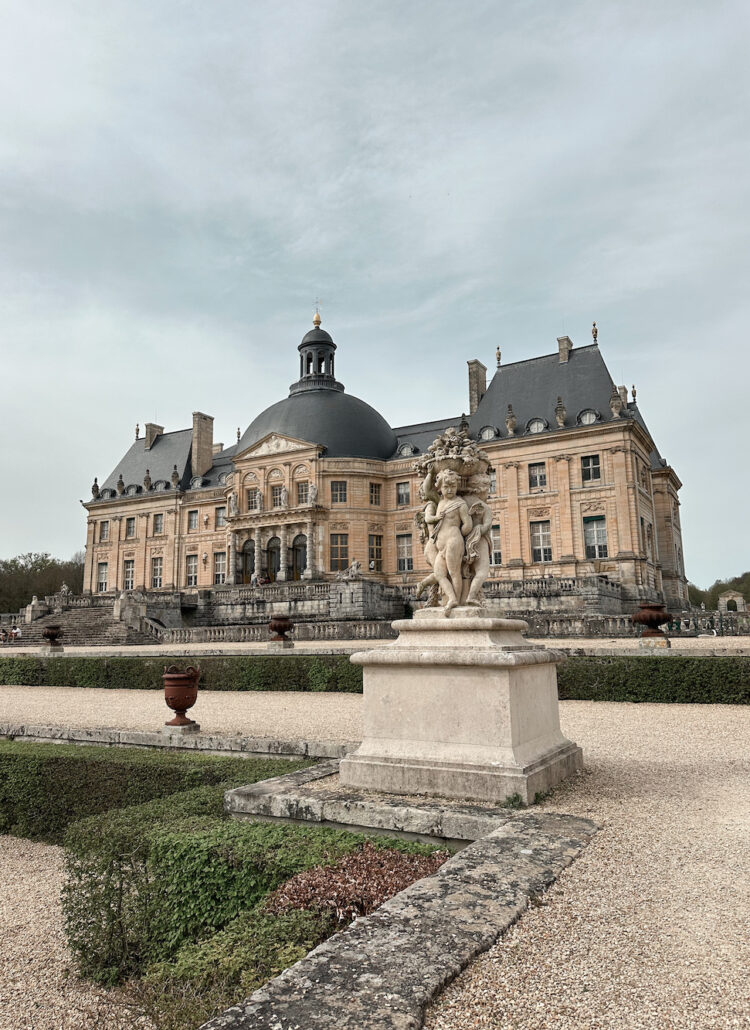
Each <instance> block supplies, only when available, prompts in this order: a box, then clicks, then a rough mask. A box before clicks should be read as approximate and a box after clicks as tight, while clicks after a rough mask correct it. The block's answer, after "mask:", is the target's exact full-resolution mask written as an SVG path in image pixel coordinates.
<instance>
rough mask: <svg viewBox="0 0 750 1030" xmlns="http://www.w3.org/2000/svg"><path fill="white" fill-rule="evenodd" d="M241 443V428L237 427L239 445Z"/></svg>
mask: <svg viewBox="0 0 750 1030" xmlns="http://www.w3.org/2000/svg"><path fill="white" fill-rule="evenodd" d="M239 442H240V427H239V426H237V443H239Z"/></svg>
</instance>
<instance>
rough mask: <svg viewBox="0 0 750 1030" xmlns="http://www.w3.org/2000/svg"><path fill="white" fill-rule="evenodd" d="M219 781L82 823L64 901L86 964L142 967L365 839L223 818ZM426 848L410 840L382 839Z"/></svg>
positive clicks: (101, 968) (120, 973)
mask: <svg viewBox="0 0 750 1030" xmlns="http://www.w3.org/2000/svg"><path fill="white" fill-rule="evenodd" d="M214 790H216V788H198V789H197V790H194V791H188V792H185V793H183V794H178V795H174V796H173V797H172V798H166V799H159V800H157V801H151V802H149V803H147V804H145V805H139V806H135V807H132V808H126V809H120V810H118V811H112V812H108V813H107V814H105V815H103V816H98V817H94V818H91V819H85V820H82V821H81V822H78V823H74V824H73V825H72V826H71V827H70V828H69V829H68V833H67V835H66V837H65V847H66V850H67V855H66V864H67V873H68V879H67V883H66V886H65V888H64V890H63V911H64V913H65V920H66V933H67V938H68V944H69V945H70V947H71V950H72V951H73V953H74V955H75V956H76V958H77V960H78V963H79V968H80V970H81V972H82V973H83V974H84V975H85V976H88V977H90V978H91V979H93V980H96V981H98V982H101V983H115V982H117V981H118V980H121V979H123V978H125V977H128V976H133V975H138V974H139V973H141V972H142V971H143V970H144V969H145V968H146V967H148V966H149V964H151V963H153V962H157V961H164V960H167V959H170V958H171V957H173V956H174V955H175V954H176V953H177V951H178V950H179V949H180V948H181V947H182V946H183V945H184V944H186V943H189V942H191V941H192V942H194V941H198V940H201V939H204V938H206V937H208V936H210V935H212V934H213V933H215V932H216V931H217V930H220V929H222V928H223V927H224V926H226V925H227V924H228V923H229V922H231V921H232V920H233V919H234V918H236V917H237V916H238V915H239V914H240V913H241V912H243V911H246V910H247V909H250V908H252V907H253V906H254V905H256V904H257V903H258V902H259V901H260V900H261V899H262V898H263V897H264V896H265V895H266V894H267V893H268V892H269V891H271V890H273V889H275V888H276V887H278V886H279V884H281V883H283V882H284V881H285V880H287V879H289V877H290V876H293V875H294V874H295V873H298V872H300V871H301V870H303V869H309V868H311V867H312V866H316V865H324V864H328V863H331V862H335V861H336V860H337V859H338V858H340V857H341V856H342V855H345V854H348V853H350V852H351V851H354V850H357V849H358V848H360V847H361V846H362V844H363V842H364V840H365V838H364V837H363V836H362V835H360V834H353V833H348V832H346V831H343V830H332V829H326V828H320V827H310V826H296V825H289V824H283V825H282V824H275V823H274V824H269V823H259V824H248V823H244V822H233V821H230V820H228V819H224V818H221V816H220V815H219V812H218V811H217V809H218V808H219V804H218V800H219V799H218V798H215V797H212V795H211V793H210V792H211V791H214ZM377 846H379V847H386V846H388V847H395V848H398V849H400V850H410V851H418V852H419V853H424V852H425V851H426V852H428V853H429V852H431V851H433V850H435V849H434V848H431V847H429V846H425V845H418V844H412V843H409V842H404V841H390V840H387V839H382V840H378V841H377Z"/></svg>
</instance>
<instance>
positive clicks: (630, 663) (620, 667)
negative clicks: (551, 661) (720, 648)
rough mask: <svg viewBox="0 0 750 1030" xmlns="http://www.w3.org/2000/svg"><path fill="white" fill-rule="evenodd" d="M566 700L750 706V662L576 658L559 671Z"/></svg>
mask: <svg viewBox="0 0 750 1030" xmlns="http://www.w3.org/2000/svg"><path fill="white" fill-rule="evenodd" d="M557 684H558V692H559V696H560V700H561V701H566V700H570V701H636V702H637V701H651V702H662V703H666V704H725V705H746V704H750V657H746V656H743V655H736V656H731V657H726V658H725V657H714V656H712V655H704V656H695V657H692V656H690V657H688V656H683V655H674V656H672V655H665V656H663V657H656V656H651V655H643V656H641V655H637V656H636V655H627V656H622V657H606V656H598V655H597V656H584V655H576V656H574V657H571V658H568V659H567V661H564V662H563V663H562V664H561V665H559V666H558V670H557Z"/></svg>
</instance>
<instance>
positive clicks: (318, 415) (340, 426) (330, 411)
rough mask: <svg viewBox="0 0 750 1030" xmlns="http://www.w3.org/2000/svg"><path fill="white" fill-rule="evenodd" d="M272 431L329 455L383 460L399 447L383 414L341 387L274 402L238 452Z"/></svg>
mask: <svg viewBox="0 0 750 1030" xmlns="http://www.w3.org/2000/svg"><path fill="white" fill-rule="evenodd" d="M320 331H321V332H322V330H320ZM313 332H315V330H313ZM308 335H310V334H308ZM326 335H328V334H327V333H326ZM269 433H283V434H284V435H285V436H293V437H295V438H296V439H298V440H309V441H310V443H317V444H321V445H322V446H323V447H325V448H326V456H327V457H338V458H380V459H383V460H384V459H386V458H390V457H391V455H392V454H393V453H394V452H395V450H396V436H395V434H394V432H393V430H392V429H391V427H390V426H389V425H388V423H387V422H386V420H385V419H384V418H383V416H382V415H380V414H379V413H378V412H377V411H376V410H375V409H374V408H371V407H370V405H369V404H365V402H364V401H361V400H360V399H359V398H358V397H352V396H350V395H349V394H346V393H343V392H340V391H338V390H329V389H315V390H307V391H304V392H302V393H295V394H292V395H291V396H290V397H287V398H286V399H285V400H283V401H278V402H277V403H276V404H272V405H271V407H270V408H266V410H265V411H262V412H261V413H260V415H258V417H257V418H255V419H253V421H252V422H251V423H250V425H249V426H248V427H247V429H246V430H245V432H244V434H243V436H242V439H241V440H240V442H239V444H238V446H237V451H238V452H239V451H244V450H245V448H246V447H251V446H252V445H253V444H254V443H257V442H258V441H259V440H262V439H263V437H264V436H267V435H268V434H269Z"/></svg>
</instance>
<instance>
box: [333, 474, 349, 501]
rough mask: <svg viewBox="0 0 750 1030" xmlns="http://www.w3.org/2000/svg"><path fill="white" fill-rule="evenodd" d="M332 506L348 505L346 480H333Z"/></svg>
mask: <svg viewBox="0 0 750 1030" xmlns="http://www.w3.org/2000/svg"><path fill="white" fill-rule="evenodd" d="M331 504H346V480H345V479H341V480H336V479H334V480H332V482H331Z"/></svg>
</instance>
